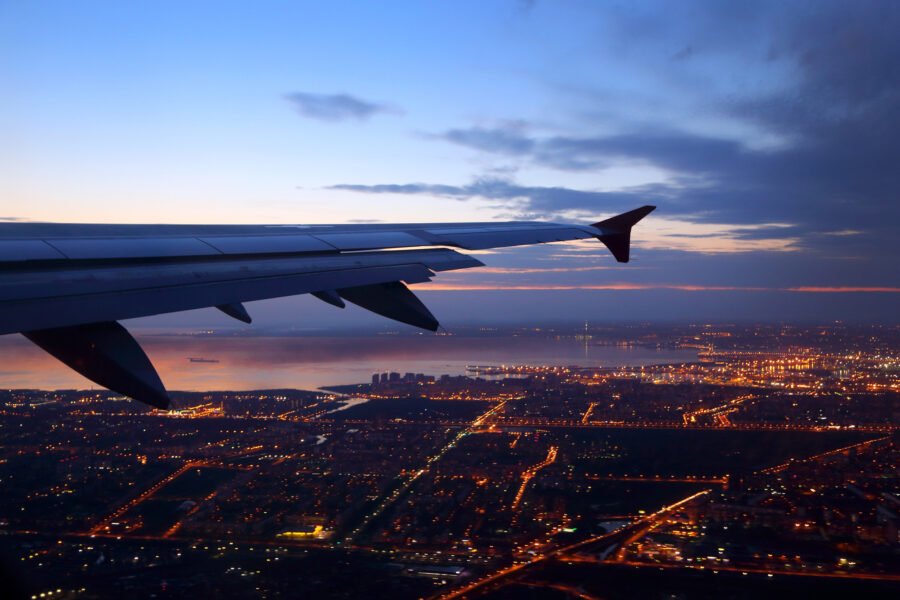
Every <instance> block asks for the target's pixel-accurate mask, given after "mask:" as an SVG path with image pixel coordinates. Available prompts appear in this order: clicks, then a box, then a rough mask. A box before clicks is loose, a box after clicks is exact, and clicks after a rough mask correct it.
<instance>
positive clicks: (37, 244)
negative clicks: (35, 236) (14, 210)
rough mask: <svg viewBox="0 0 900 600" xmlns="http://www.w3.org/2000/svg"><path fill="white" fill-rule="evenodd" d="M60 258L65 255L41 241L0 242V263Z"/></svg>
mask: <svg viewBox="0 0 900 600" xmlns="http://www.w3.org/2000/svg"><path fill="white" fill-rule="evenodd" d="M60 258H66V255H65V254H63V253H62V252H60V251H59V250H57V249H56V248H54V247H53V246H51V245H50V244H48V243H46V242H44V241H43V240H0V262H18V261H24V260H54V259H60Z"/></svg>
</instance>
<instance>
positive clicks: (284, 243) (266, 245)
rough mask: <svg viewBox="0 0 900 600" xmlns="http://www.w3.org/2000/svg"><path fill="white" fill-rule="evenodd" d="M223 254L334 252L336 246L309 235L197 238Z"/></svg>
mask: <svg viewBox="0 0 900 600" xmlns="http://www.w3.org/2000/svg"><path fill="white" fill-rule="evenodd" d="M199 239H200V240H201V241H202V242H205V243H207V244H209V245H210V246H212V247H213V248H215V249H216V250H218V251H219V252H222V253H223V254H275V253H296V252H334V251H335V250H336V248H335V247H334V246H332V245H330V244H327V243H325V242H323V241H322V240H320V239H317V238H314V237H313V236H311V235H245V236H221V237H202V238H199Z"/></svg>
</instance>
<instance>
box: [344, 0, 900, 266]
mask: <svg viewBox="0 0 900 600" xmlns="http://www.w3.org/2000/svg"><path fill="white" fill-rule="evenodd" d="M736 4H738V3H735V5H736ZM728 6H731V4H730V3H724V5H723V4H718V8H716V10H712V11H710V13H709V14H707V15H706V16H705V17H704V18H705V19H706V24H705V27H698V28H696V29H695V31H694V34H695V35H703V34H704V32H713V31H714V32H715V33H714V36H715V37H716V39H717V40H719V41H718V42H717V43H719V44H722V42H721V39H723V38H727V37H728V31H729V28H739V27H742V19H744V18H745V17H746V15H744V16H742V15H738V14H732V11H730V9H729V8H727V7H728ZM772 6H778V5H769V6H768V8H767V9H766V10H760V11H759V15H758V16H757V20H760V19H763V20H766V19H768V20H771V23H767V22H763V23H757V25H756V26H757V27H762V28H766V27H770V29H771V31H772V35H771V37H772V40H773V41H772V45H771V47H770V48H769V49H768V51H767V52H766V53H765V55H764V56H759V57H755V58H753V60H758V61H759V62H760V63H765V62H775V61H784V62H785V63H786V66H788V67H789V68H790V70H792V71H793V72H795V73H796V77H795V78H794V80H793V81H790V82H787V83H786V85H785V87H784V88H783V89H782V90H781V91H779V92H778V93H777V94H775V93H770V94H769V95H768V96H762V97H760V96H759V95H753V94H751V93H748V94H747V95H746V96H745V97H741V98H724V99H718V100H714V102H715V110H717V111H718V113H719V114H721V115H725V116H728V117H730V118H733V119H738V120H740V121H742V122H745V123H747V124H751V125H753V126H754V127H756V128H757V129H760V130H762V131H769V132H772V133H773V134H776V135H778V136H780V137H782V138H783V139H785V140H788V141H787V143H785V144H781V145H777V146H774V147H769V148H765V149H755V148H751V147H748V146H747V145H745V144H742V143H741V142H739V141H735V140H733V139H725V138H719V137H715V136H711V135H698V134H694V133H688V132H685V131H680V130H677V129H674V128H672V127H669V126H661V125H659V124H646V125H642V126H636V127H633V128H632V130H631V131H627V132H625V133H620V134H617V135H598V136H591V135H584V136H582V135H571V136H570V135H555V136H539V135H533V134H529V130H528V128H527V126H526V127H523V126H522V125H521V123H518V124H514V125H507V126H498V127H493V128H491V127H474V128H459V129H452V130H449V131H445V132H443V133H440V134H437V135H436V136H434V137H436V138H438V139H440V140H443V141H445V142H449V143H452V144H456V145H461V146H465V147H468V148H472V149H475V150H477V151H479V152H483V153H485V154H487V155H494V156H498V157H504V158H513V159H515V160H518V161H521V162H522V163H523V164H526V165H527V164H533V165H540V166H542V167H548V168H552V169H557V170H561V171H596V170H600V169H603V168H604V167H605V166H607V165H609V164H611V163H613V162H616V161H619V162H621V161H622V160H626V161H632V162H635V163H641V164H648V165H653V166H656V167H660V168H663V169H666V170H667V171H668V172H670V173H673V178H672V179H671V180H670V181H669V182H668V183H666V184H655V185H646V186H640V187H635V188H631V189H626V190H622V191H616V192H608V193H607V192H596V191H582V190H575V189H568V188H563V187H533V186H521V185H517V184H516V183H515V182H513V181H512V180H508V179H497V178H484V179H476V180H474V181H473V182H471V183H470V184H468V185H460V186H454V185H438V184H424V183H409V184H388V185H373V186H363V185H353V184H342V185H336V186H334V187H335V188H336V189H344V190H353V191H357V192H369V193H401V194H430V195H440V196H449V197H456V198H460V199H467V198H474V197H479V198H487V199H493V200H500V201H509V202H510V205H512V206H515V207H517V209H518V211H519V212H520V213H521V214H523V215H527V216H534V217H542V218H558V216H559V215H560V213H562V212H564V211H571V210H576V211H580V212H583V213H585V215H590V214H596V213H598V212H604V211H608V210H618V209H620V208H621V209H625V208H630V207H632V206H635V205H640V204H646V203H652V204H657V205H658V206H659V207H660V210H659V212H658V213H657V214H660V215H662V216H668V217H679V216H683V217H686V218H689V219H690V220H692V221H694V222H711V223H730V224H746V225H748V226H758V225H760V224H765V223H787V224H790V225H792V227H789V228H780V229H768V230H764V231H760V230H757V229H755V228H753V229H747V230H745V231H744V232H738V235H742V236H746V237H791V238H794V237H798V236H799V237H800V239H801V240H802V244H803V245H804V247H806V248H807V249H809V250H817V251H821V252H823V253H826V254H834V255H841V256H842V257H845V258H846V257H848V256H850V257H856V258H870V259H873V260H875V261H876V262H877V263H879V264H880V265H882V267H884V268H887V269H888V270H890V267H891V264H892V261H884V260H883V258H884V257H890V256H893V255H896V253H897V252H898V250H900V245H898V241H897V236H896V232H897V222H898V217H900V210H898V206H900V168H898V156H900V35H897V32H898V31H900V4H898V3H892V2H869V3H860V4H850V3H835V2H821V3H812V4H806V5H802V6H801V5H799V4H787V5H784V8H775V9H773V8H772ZM734 11H744V12H746V9H744V8H741V7H739V6H735V8H734ZM653 26H654V27H658V28H665V27H668V26H669V25H667V24H666V23H662V22H657V23H655V25H653ZM671 26H672V27H674V26H675V25H671ZM709 35H710V36H711V37H712V35H713V34H709ZM705 42H706V40H704V39H688V40H686V43H685V45H684V47H690V48H692V51H691V53H689V54H686V55H683V56H682V55H679V61H689V60H692V59H693V57H694V56H695V55H696V54H698V53H700V52H702V49H703V48H704V46H705V45H708V44H706V43H705ZM682 54H683V53H682ZM748 60H750V59H748ZM721 75H722V76H723V77H724V76H727V75H728V74H727V73H722V74H721ZM585 130H588V131H589V130H590V123H586V126H585ZM838 233H841V234H843V235H836V234H838ZM883 275H885V276H887V277H888V278H891V279H892V280H893V282H895V283H896V281H897V270H896V267H894V269H893V272H887V273H883Z"/></svg>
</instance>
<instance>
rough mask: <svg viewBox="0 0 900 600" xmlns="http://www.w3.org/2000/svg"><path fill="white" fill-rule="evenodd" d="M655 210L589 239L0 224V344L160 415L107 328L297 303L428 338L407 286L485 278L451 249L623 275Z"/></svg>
mask: <svg viewBox="0 0 900 600" xmlns="http://www.w3.org/2000/svg"><path fill="white" fill-rule="evenodd" d="M653 209H654V207H652V206H644V207H641V208H638V209H635V210H632V211H629V212H626V213H623V214H621V215H618V216H615V217H612V218H610V219H606V220H604V221H599V222H597V223H594V224H593V225H570V224H556V223H544V222H528V221H512V222H506V223H434V224H402V225H381V224H377V225H313V226H299V225H297V226H265V225H247V226H244V225H221V226H217V225H197V226H193V225H90V224H62V223H0V274H2V277H0V334H6V333H16V332H19V333H23V334H24V335H25V336H26V337H27V338H28V339H29V340H31V341H32V342H34V343H35V344H37V345H38V346H40V347H41V348H42V349H44V350H46V351H47V352H48V353H50V354H52V355H53V356H54V357H56V358H57V359H59V360H60V361H62V362H63V363H65V364H66V365H68V366H69V367H71V368H72V369H74V370H75V371H77V372H79V373H81V374H82V375H84V376H85V377H87V378H88V379H90V380H91V381H94V382H96V383H98V384H100V385H102V386H104V387H107V388H109V389H111V390H113V391H116V392H119V393H121V394H123V395H125V396H128V397H130V398H133V399H135V400H139V401H141V402H145V403H147V404H150V405H152V406H155V407H158V408H166V407H167V406H168V405H169V399H168V394H167V393H166V391H165V387H164V386H163V384H162V382H161V380H160V378H159V375H158V374H157V373H156V371H155V369H154V368H153V365H152V364H151V363H150V360H149V359H148V358H147V356H146V355H145V354H144V352H143V350H142V349H141V348H140V346H139V345H138V343H137V341H135V340H134V338H133V337H132V336H131V335H130V334H129V333H128V331H127V330H125V328H124V327H122V326H121V325H119V324H118V322H117V321H118V320H120V319H127V318H133V317H141V316H148V315H155V314H162V313H167V312H176V311H181V310H190V309H196V308H205V307H216V308H218V309H219V310H221V311H222V312H224V313H225V314H227V315H229V316H231V317H234V318H235V319H238V320H240V321H243V322H245V323H249V322H250V321H251V317H250V314H249V313H248V312H247V310H246V309H245V308H244V306H243V304H242V303H243V302H248V301H252V300H262V299H266V298H276V297H280V296H291V295H297V294H306V293H309V294H313V295H314V296H316V297H317V298H319V299H321V300H323V301H325V302H327V303H329V304H333V305H334V306H337V307H339V308H343V307H344V306H345V303H344V300H346V301H349V302H352V303H353V304H356V305H358V306H361V307H362V308H365V309H367V310H370V311H372V312H375V313H378V314H380V315H383V316H385V317H388V318H390V319H395V320H397V321H401V322H403V323H407V324H410V325H413V326H416V327H421V328H424V329H428V330H431V331H434V330H436V329H437V328H438V327H439V323H438V321H437V319H436V318H435V317H434V315H432V314H431V312H430V311H429V310H428V309H427V308H426V307H425V305H424V304H422V302H421V301H420V300H419V299H418V298H417V297H416V296H415V295H414V294H413V293H412V292H411V291H410V290H409V289H408V288H407V287H406V284H411V283H423V282H427V281H430V279H431V277H433V276H434V274H435V273H436V272H440V271H449V270H454V269H467V268H471V267H477V266H483V263H481V262H480V261H478V260H476V259H474V258H472V257H471V256H467V255H465V254H461V253H459V252H457V251H456V250H453V249H452V248H461V249H464V250H481V249H487V248H500V247H506V246H518V245H526V244H541V243H546V242H557V241H569V240H578V239H590V238H596V239H598V240H600V241H601V242H603V243H604V244H605V245H606V246H607V248H609V250H610V251H611V252H612V254H613V256H614V257H615V258H616V260H617V261H619V262H623V263H624V262H628V261H629V248H630V241H631V228H632V227H633V226H634V225H635V224H636V223H637V222H638V221H640V220H641V219H642V218H643V217H645V216H646V215H647V214H649V213H650V212H651V211H652V210H653Z"/></svg>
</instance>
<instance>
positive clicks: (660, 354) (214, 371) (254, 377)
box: [0, 336, 695, 391]
mask: <svg viewBox="0 0 900 600" xmlns="http://www.w3.org/2000/svg"><path fill="white" fill-rule="evenodd" d="M138 339H139V341H140V342H141V345H142V346H143V347H144V349H145V350H146V352H147V354H148V356H149V357H150V359H151V360H152V361H153V363H154V365H156V368H157V369H158V370H159V374H160V376H161V377H162V379H163V381H164V382H165V384H166V386H167V387H168V388H169V389H172V390H195V391H197V390H241V389H263V388H282V387H283V388H300V389H314V388H317V387H319V386H323V385H335V384H343V383H359V382H366V381H368V380H369V379H370V377H371V375H372V373H375V372H382V371H400V372H409V371H411V372H417V373H426V374H432V375H439V374H442V373H451V374H461V373H463V372H464V371H465V367H466V365H470V364H535V365H538V364H549V365H579V366H585V367H587V366H615V365H626V364H651V363H661V362H669V361H682V360H690V359H692V358H694V357H695V354H694V353H693V352H690V351H677V352H674V351H659V350H656V349H651V348H622V347H612V346H600V345H597V344H588V345H585V343H584V342H583V341H579V340H575V339H572V338H560V339H557V338H544V337H445V336H421V337H418V336H409V337H402V338H397V337H393V336H392V337H240V338H234V337H208V338H200V337H190V336H138ZM0 355H2V356H3V357H4V361H3V366H2V368H0V386H2V387H6V388H38V389H63V388H82V389H87V388H89V387H92V386H91V383H90V382H89V381H87V380H86V379H83V378H82V377H80V376H78V375H77V374H76V373H75V372H73V371H71V370H70V369H68V368H67V367H65V366H64V365H62V364H61V363H59V362H58V361H56V360H55V359H53V358H52V357H51V356H49V355H47V354H45V353H44V352H42V351H41V350H39V349H38V348H37V347H35V346H33V345H32V344H30V343H29V342H28V341H26V340H25V339H24V338H21V337H19V336H4V337H0ZM190 357H195V358H196V357H202V358H204V359H208V360H210V361H213V360H214V361H218V362H191V361H190V360H189V358H190ZM94 387H96V386H94Z"/></svg>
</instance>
